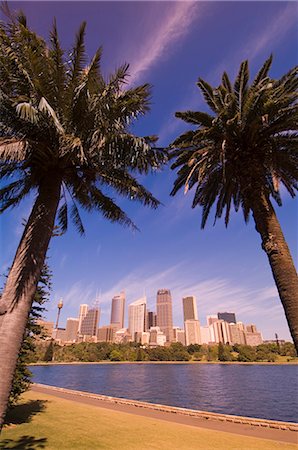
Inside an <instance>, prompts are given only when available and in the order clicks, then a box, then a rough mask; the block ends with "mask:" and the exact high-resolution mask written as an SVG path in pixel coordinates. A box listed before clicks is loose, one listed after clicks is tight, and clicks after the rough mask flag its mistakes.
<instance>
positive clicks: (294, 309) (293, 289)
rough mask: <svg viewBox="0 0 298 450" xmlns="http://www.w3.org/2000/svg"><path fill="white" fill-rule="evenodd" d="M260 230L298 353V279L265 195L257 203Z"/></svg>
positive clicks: (256, 220) (256, 216)
mask: <svg viewBox="0 0 298 450" xmlns="http://www.w3.org/2000/svg"><path fill="white" fill-rule="evenodd" d="M253 216H254V220H255V223H256V230H257V231H258V232H259V233H260V235H261V238H262V248H263V250H264V251H265V252H266V254H267V256H268V259H269V263H270V266H271V270H272V274H273V277H274V280H275V283H276V286H277V289H278V293H279V297H280V300H281V303H282V305H283V308H284V311H285V315H286V318H287V321H288V325H289V329H290V332H291V335H292V338H293V341H294V344H295V347H296V351H297V352H298V277H297V272H296V269H295V266H294V263H293V259H292V256H291V253H290V250H289V247H288V245H287V243H286V240H285V238H284V235H283V232H282V230H281V227H280V224H279V222H278V219H277V217H276V214H275V211H274V209H273V206H272V204H271V202H270V199H269V197H268V196H267V195H265V194H264V193H263V194H261V196H260V197H257V196H255V198H254V200H253Z"/></svg>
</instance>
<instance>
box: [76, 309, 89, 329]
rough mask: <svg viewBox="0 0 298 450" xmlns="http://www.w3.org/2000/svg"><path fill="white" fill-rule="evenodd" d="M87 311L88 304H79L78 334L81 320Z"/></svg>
mask: <svg viewBox="0 0 298 450" xmlns="http://www.w3.org/2000/svg"><path fill="white" fill-rule="evenodd" d="M87 312H88V305H86V304H83V305H80V312H79V328H78V332H79V334H81V327H82V322H83V319H84V317H86V314H87Z"/></svg>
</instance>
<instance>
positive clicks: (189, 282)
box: [50, 261, 289, 338]
mask: <svg viewBox="0 0 298 450" xmlns="http://www.w3.org/2000/svg"><path fill="white" fill-rule="evenodd" d="M205 265H206V262H204V264H202V263H200V264H196V265H194V264H192V263H191V262H190V261H181V262H180V263H178V264H175V265H173V266H171V267H169V268H166V269H164V270H160V271H156V269H154V267H149V266H148V265H147V266H144V267H142V268H141V269H139V270H137V271H133V272H130V273H128V275H126V276H125V277H124V278H122V279H121V280H119V281H118V282H117V283H116V284H114V285H112V286H110V287H109V288H108V289H106V290H105V291H103V292H102V293H101V295H100V308H101V319H100V325H104V324H107V323H109V319H110V308H111V300H112V298H113V296H114V295H115V294H117V293H119V292H120V291H122V290H124V291H125V293H126V299H127V304H129V303H131V302H133V301H134V300H136V299H137V298H139V297H141V296H143V295H144V294H145V295H146V296H147V305H148V308H149V309H151V310H155V309H156V293H157V290H158V289H161V288H168V289H170V290H171V293H172V298H173V316H174V324H175V325H180V326H182V325H183V315H182V314H183V313H182V298H183V297H185V296H186V295H195V296H196V297H197V303H198V311H199V317H200V320H201V323H202V325H204V324H205V321H206V316H207V315H209V314H216V313H217V312H219V311H234V312H235V313H236V316H237V320H242V321H243V322H245V323H255V324H256V325H257V326H258V328H259V329H260V330H261V331H262V332H263V334H264V336H265V338H270V337H272V324H274V330H275V331H277V332H278V333H279V335H280V336H281V337H286V338H288V337H289V333H288V330H287V325H286V321H285V316H284V312H283V309H282V306H281V304H280V301H279V298H278V293H277V290H276V288H275V286H274V285H272V286H262V285H259V286H256V287H254V288H251V287H250V286H246V285H245V283H243V282H241V284H239V283H237V282H235V280H232V279H228V278H223V277H220V276H216V275H215V276H211V277H210V276H208V275H207V274H206V271H205V272H204V266H205ZM194 266H196V267H194ZM192 268H193V269H192ZM192 270H195V271H196V273H198V274H199V275H198V276H197V278H198V282H197V283H194V282H193V280H194V274H193V273H192ZM60 297H62V298H63V300H64V305H65V308H64V309H63V317H64V318H66V317H69V316H73V315H76V314H77V312H78V310H79V305H80V304H81V303H87V304H92V303H93V302H94V300H95V297H96V285H95V284H94V283H92V284H90V285H88V286H85V285H84V283H83V282H81V281H78V282H76V283H74V284H73V285H72V286H71V287H70V288H69V289H66V290H65V291H63V292H62V291H60V292H56V294H55V301H54V302H53V303H52V304H51V309H50V313H51V316H52V317H53V315H54V314H55V312H54V311H55V310H56V303H57V301H58V299H59V298H60ZM63 317H62V318H61V319H62V320H63ZM126 317H127V314H126Z"/></svg>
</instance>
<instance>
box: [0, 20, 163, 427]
mask: <svg viewBox="0 0 298 450" xmlns="http://www.w3.org/2000/svg"><path fill="white" fill-rule="evenodd" d="M84 35H85V23H83V24H82V25H81V27H80V29H79V31H78V33H77V35H76V39H75V44H74V47H73V49H72V51H71V52H70V54H65V53H64V51H63V50H62V48H61V46H60V43H59V39H58V34H57V28H56V24H55V23H54V26H53V29H52V32H51V35H50V44H49V45H47V44H46V42H45V41H44V40H43V39H42V38H40V37H38V36H37V35H36V34H35V33H34V32H33V31H31V30H30V29H29V28H28V26H27V23H26V17H25V16H24V15H23V14H22V13H20V14H19V15H18V16H17V17H14V18H11V19H10V20H9V21H8V22H7V23H0V80H1V83H0V179H2V181H4V182H6V185H5V186H4V187H3V188H2V189H1V190H0V212H1V213H2V212H4V211H6V210H7V209H8V208H11V207H15V206H17V205H18V204H19V203H20V202H21V200H23V199H24V198H25V197H26V196H28V195H29V194H31V195H32V193H34V195H35V199H34V205H33V208H32V211H31V214H30V217H29V219H28V221H27V224H26V227H25V229H24V233H23V235H22V238H21V241H20V244H19V247H18V249H17V252H16V255H15V258H14V261H13V265H12V267H11V271H10V274H9V277H8V279H7V283H6V286H5V289H4V292H3V295H2V298H1V300H0V379H1V384H0V428H1V424H2V423H3V418H4V414H5V408H6V404H7V400H8V396H9V391H10V386H11V381H12V377H13V372H14V368H15V364H16V360H17V355H18V351H19V348H20V345H21V342H22V337H23V333H24V329H25V326H26V321H27V318H28V313H29V311H30V307H31V303H32V299H33V297H34V293H35V290H36V284H37V281H38V279H39V277H40V271H41V268H42V266H43V263H44V259H45V255H46V252H47V248H48V245H49V241H50V239H51V236H52V233H53V229H54V226H55V218H56V215H57V220H58V224H59V226H60V230H61V231H62V232H64V231H66V229H67V224H68V217H69V216H70V217H71V219H73V221H74V223H75V225H76V227H77V229H78V231H79V232H80V233H81V234H82V233H84V227H83V224H82V221H81V218H80V214H79V209H78V206H79V207H81V208H83V209H84V210H86V211H93V210H95V211H98V212H100V213H101V214H103V216H104V217H105V218H107V219H109V220H111V221H113V222H119V223H120V224H123V225H127V226H129V227H132V228H136V227H135V225H134V224H133V222H132V221H131V220H130V219H129V217H127V215H126V214H125V212H124V211H123V210H122V209H121V208H120V207H119V206H118V205H117V204H116V203H115V201H114V199H113V198H112V197H111V195H112V193H113V191H114V193H116V194H118V195H119V194H120V195H121V196H124V197H126V198H129V199H130V200H137V201H139V202H141V203H142V204H144V205H148V206H150V207H153V208H156V207H157V206H158V204H159V202H158V200H157V199H156V198H154V196H153V195H152V194H151V193H150V192H148V190H146V189H145V187H144V186H143V185H142V184H140V183H139V182H138V181H137V179H136V175H137V174H142V173H148V172H149V171H150V170H155V169H158V168H159V167H161V165H162V164H163V163H164V162H165V159H166V158H165V152H163V151H162V150H160V149H157V148H155V147H154V145H153V143H154V142H155V138H154V137H143V138H142V137H138V136H135V135H134V134H132V132H131V131H130V125H131V123H132V122H133V121H134V120H135V119H136V118H138V117H139V116H141V115H143V114H144V113H145V112H146V111H147V110H148V109H149V95H150V87H149V86H148V84H144V85H142V86H139V87H136V88H131V89H126V90H125V82H126V77H127V72H128V65H127V64H125V65H123V66H122V67H120V68H119V69H118V70H117V71H116V72H115V73H114V74H113V75H112V76H111V77H110V78H109V79H108V80H107V81H106V80H105V79H104V78H103V75H102V73H101V70H100V59H101V49H99V50H97V52H96V53H95V55H94V57H93V59H92V60H91V62H90V64H89V65H86V62H87V58H86V54H85V48H84ZM113 195H114V194H113ZM56 213H57V214H56Z"/></svg>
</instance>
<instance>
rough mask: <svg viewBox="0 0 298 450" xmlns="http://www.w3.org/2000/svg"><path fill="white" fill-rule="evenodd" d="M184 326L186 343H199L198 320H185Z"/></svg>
mask: <svg viewBox="0 0 298 450" xmlns="http://www.w3.org/2000/svg"><path fill="white" fill-rule="evenodd" d="M184 326H185V341H186V345H190V344H201V330H200V322H199V321H198V320H186V321H185V322H184Z"/></svg>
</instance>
